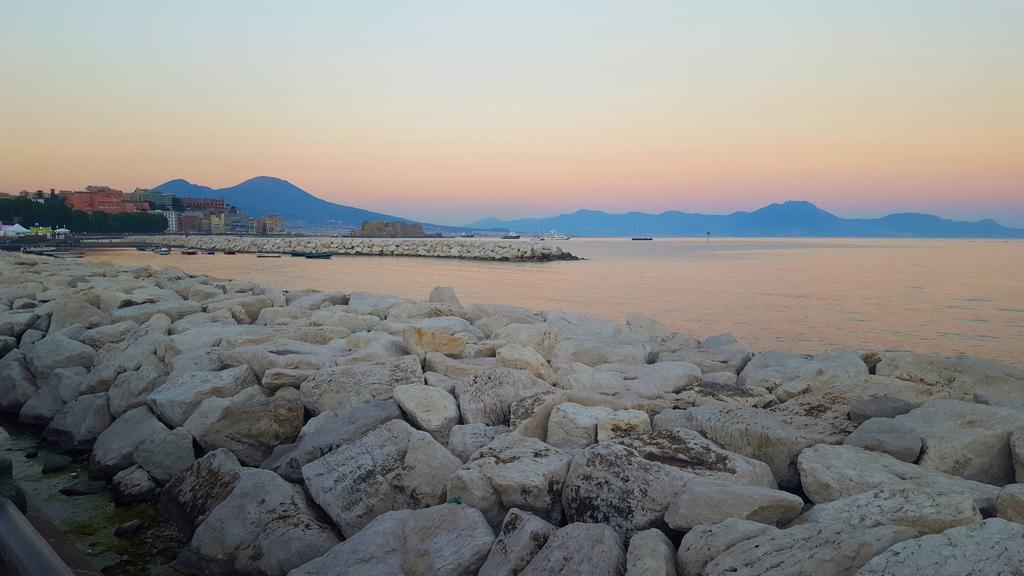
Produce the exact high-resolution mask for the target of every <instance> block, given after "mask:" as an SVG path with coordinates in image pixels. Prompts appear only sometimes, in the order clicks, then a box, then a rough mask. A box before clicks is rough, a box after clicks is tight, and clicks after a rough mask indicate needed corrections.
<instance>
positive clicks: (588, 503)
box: [562, 429, 775, 538]
mask: <svg viewBox="0 0 1024 576" xmlns="http://www.w3.org/2000/svg"><path fill="white" fill-rule="evenodd" d="M695 476H706V477H710V478H719V479H724V480H729V481H733V482H737V483H741V484H749V485H754V486H766V487H769V488H774V487H775V479H774V478H773V477H772V474H771V470H770V469H769V468H768V466H767V465H766V464H764V463H762V462H758V461H756V460H752V459H750V458H746V457H744V456H741V455H739V454H735V453H733V452H729V451H727V450H724V449H722V448H719V447H718V446H716V445H715V444H713V443H711V442H709V441H708V440H707V439H705V438H703V437H702V436H700V435H699V434H697V433H696V432H693V431H692V430H687V429H671V430H662V431H659V432H653V433H651V434H648V435H645V436H639V437H636V438H628V439H623V440H615V441H612V442H605V443H602V444H597V445H594V446H591V447H589V448H587V449H585V450H583V451H582V452H580V453H579V454H577V455H576V457H574V458H573V460H572V464H571V465H570V467H569V473H568V475H567V476H566V479H565V485H564V487H563V489H562V508H563V510H564V512H565V515H566V519H567V521H569V522H601V523H604V524H608V525H609V526H611V527H612V528H614V529H615V530H616V531H617V532H618V533H619V534H620V535H622V537H623V538H629V537H630V536H632V535H633V534H634V533H635V532H638V531H640V530H646V529H647V528H651V527H654V526H655V525H657V524H659V523H660V522H662V520H663V517H664V514H665V511H666V510H667V509H668V507H669V505H670V504H671V503H672V501H673V500H674V499H675V498H676V495H677V494H679V492H680V491H681V490H683V489H684V488H685V486H686V482H687V481H688V480H689V479H691V478H693V477H695Z"/></svg>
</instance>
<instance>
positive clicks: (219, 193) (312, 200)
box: [153, 176, 411, 228]
mask: <svg viewBox="0 0 1024 576" xmlns="http://www.w3.org/2000/svg"><path fill="white" fill-rule="evenodd" d="M153 190H158V191H160V192H169V193H171V194H175V195H177V196H195V197H200V198H223V199H224V201H225V202H227V203H228V204H231V205H232V206H237V207H239V208H241V209H242V210H244V211H245V212H246V214H249V215H250V216H264V215H266V214H277V215H279V216H281V217H283V218H284V219H285V225H286V226H287V224H288V221H289V220H291V221H296V220H299V221H304V222H317V223H327V222H331V223H337V224H340V225H342V226H345V227H354V228H358V227H359V226H360V225H361V224H362V222H363V220H400V221H403V222H410V221H411V220H408V219H406V218H402V217H400V216H392V215H390V214H381V213H379V212H371V211H369V210H363V209H361V208H354V207H352V206H345V205H344V204H335V203H334V202H328V201H327V200H323V199H321V198H317V197H316V196H313V195H312V194H310V193H309V192H306V191H305V190H303V189H302V188H299V187H298V186H296V185H294V184H292V183H291V182H289V181H287V180H282V179H280V178H274V177H271V176H257V177H256V178H250V179H249V180H246V181H245V182H242V183H241V184H236V185H234V186H229V187H227V188H216V189H214V188H210V187H209V186H201V185H199V184H193V183H191V182H189V181H188V180H182V179H180V178H179V179H177V180H171V181H168V182H164V183H163V184H161V185H159V186H156V187H154V188H153Z"/></svg>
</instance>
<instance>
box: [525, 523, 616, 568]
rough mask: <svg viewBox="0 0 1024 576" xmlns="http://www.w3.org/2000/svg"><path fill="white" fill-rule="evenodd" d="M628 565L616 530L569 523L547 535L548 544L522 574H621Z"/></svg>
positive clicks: (602, 526) (596, 525)
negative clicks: (548, 536) (549, 535)
mask: <svg viewBox="0 0 1024 576" xmlns="http://www.w3.org/2000/svg"><path fill="white" fill-rule="evenodd" d="M625 567H626V551H625V550H623V548H622V541H621V540H620V538H619V535H618V534H616V533H615V531H614V530H612V529H611V528H609V527H608V526H605V525H604V524H584V523H580V522H578V523H575V524H569V525H568V526H565V527H564V528H559V529H558V531H556V532H555V533H554V534H552V535H551V537H550V538H548V542H547V544H545V545H544V547H543V548H541V550H540V552H539V553H538V554H537V555H536V556H534V557H533V560H531V561H530V563H529V564H527V565H526V568H525V569H523V571H522V572H520V573H519V574H520V576H548V575H549V574H560V575H561V576H619V575H620V574H622V573H623V571H624V569H625Z"/></svg>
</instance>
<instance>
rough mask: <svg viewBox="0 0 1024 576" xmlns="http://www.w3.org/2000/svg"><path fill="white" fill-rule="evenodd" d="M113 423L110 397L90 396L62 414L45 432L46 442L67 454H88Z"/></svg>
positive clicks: (52, 421) (67, 408)
mask: <svg viewBox="0 0 1024 576" xmlns="http://www.w3.org/2000/svg"><path fill="white" fill-rule="evenodd" d="M112 422H113V418H112V417H111V416H110V409H109V408H108V407H107V395H106V394H104V393H100V394H87V395H85V396H82V397H80V398H77V399H75V400H73V401H71V402H68V403H67V404H65V405H64V406H63V407H62V408H61V409H60V410H58V411H57V414H55V415H54V417H53V420H51V421H50V424H49V425H48V426H47V427H46V429H45V430H43V438H46V439H47V440H50V441H53V442H56V443H57V444H59V445H60V447H61V448H63V449H64V450H87V449H89V448H90V447H92V445H93V442H95V441H96V438H98V437H99V435H100V434H101V433H102V432H103V431H104V430H106V429H107V427H108V426H110V424H111V423H112Z"/></svg>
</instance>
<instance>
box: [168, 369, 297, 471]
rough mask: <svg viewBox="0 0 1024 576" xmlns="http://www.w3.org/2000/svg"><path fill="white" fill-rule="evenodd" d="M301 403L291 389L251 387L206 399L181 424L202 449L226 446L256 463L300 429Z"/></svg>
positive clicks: (249, 463)
mask: <svg viewBox="0 0 1024 576" xmlns="http://www.w3.org/2000/svg"><path fill="white" fill-rule="evenodd" d="M302 414H303V410H302V402H300V401H299V392H298V391H297V390H295V389H294V388H284V389H281V390H278V391H277V393H276V394H273V395H271V394H269V393H267V392H266V391H264V390H263V388H261V387H259V386H251V387H249V388H246V389H245V390H242V391H241V392H239V393H238V394H237V395H235V396H233V397H231V398H207V399H206V400H204V401H203V403H202V404H200V405H199V407H198V408H196V410H195V411H194V412H193V413H192V415H191V416H189V419H188V420H186V421H185V424H184V425H183V427H184V428H185V429H186V430H188V431H189V433H191V434H192V436H193V437H194V438H195V439H196V441H197V442H199V445H200V446H202V447H203V449H204V450H207V451H209V450H216V449H217V448H226V449H228V450H230V451H231V452H232V453H234V455H235V456H237V457H238V460H239V461H240V462H241V463H242V464H245V465H247V466H259V465H260V464H262V463H263V461H264V460H266V459H267V458H268V457H269V456H270V454H271V453H272V452H273V450H274V448H275V447H276V446H278V445H279V444H282V443H286V442H291V441H292V440H294V439H295V437H296V435H298V433H299V430H300V429H301V428H302Z"/></svg>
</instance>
